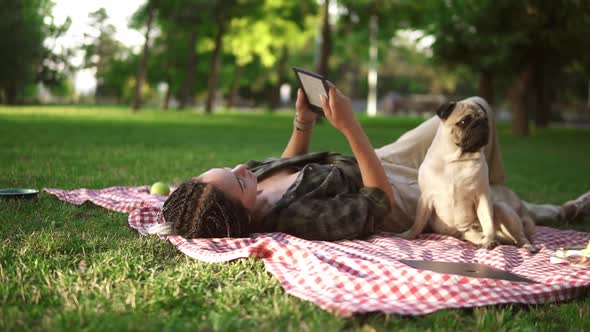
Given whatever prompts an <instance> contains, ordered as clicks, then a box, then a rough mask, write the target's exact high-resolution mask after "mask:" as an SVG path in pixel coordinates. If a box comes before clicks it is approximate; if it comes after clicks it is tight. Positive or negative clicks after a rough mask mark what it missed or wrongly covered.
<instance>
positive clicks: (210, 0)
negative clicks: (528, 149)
mask: <svg viewBox="0 0 590 332" xmlns="http://www.w3.org/2000/svg"><path fill="white" fill-rule="evenodd" d="M0 4H1V5H2V7H1V8H3V10H2V12H0V32H2V33H3V35H4V36H5V38H3V39H0V49H1V50H2V52H0V102H2V103H8V104H14V103H18V102H22V101H23V100H25V97H26V96H27V94H29V92H28V91H29V90H30V89H31V86H34V85H35V84H37V83H39V82H42V83H43V85H44V86H46V87H47V88H49V89H50V90H51V91H52V92H53V93H56V94H58V95H59V94H60V93H61V94H65V93H68V91H70V93H71V80H69V81H68V77H71V73H72V72H73V70H74V69H75V68H73V67H72V65H71V64H70V59H71V57H72V54H73V50H67V49H63V48H57V47H55V45H54V44H55V40H57V39H58V38H60V36H63V34H64V33H65V32H66V31H67V29H68V28H69V25H70V21H69V20H68V21H66V22H65V23H64V24H62V25H59V26H58V25H56V24H54V21H53V18H52V15H51V8H52V2H51V1H50V0H27V1H21V0H0ZM107 14H108V13H106V11H105V10H104V9H100V10H98V11H96V12H94V13H92V14H91V19H92V28H93V30H94V33H89V34H88V35H87V36H86V38H85V40H86V42H85V43H84V45H81V47H80V48H81V49H82V50H83V53H84V61H83V64H82V67H83V68H92V69H94V70H95V73H96V79H97V86H96V90H95V98H96V101H98V102H100V101H104V100H111V101H114V102H117V103H126V104H129V105H131V106H132V108H133V109H134V110H136V111H137V110H139V109H141V107H142V105H143V104H145V103H146V102H153V101H155V100H158V101H161V107H162V108H164V109H168V108H169V107H172V106H175V107H177V108H179V109H182V108H186V107H192V106H194V105H195V104H196V103H199V104H202V105H204V108H205V110H206V111H207V112H211V111H212V110H213V109H214V108H215V107H216V106H219V105H220V104H221V103H223V104H224V106H227V107H233V106H236V105H244V104H248V105H251V106H263V107H268V108H270V109H275V108H277V107H279V106H280V102H281V99H280V95H281V94H280V93H281V86H282V85H283V84H284V83H289V84H290V85H291V86H296V80H295V77H294V75H293V74H292V73H291V70H290V68H291V67H292V66H299V67H304V68H308V69H310V70H314V71H317V72H319V73H322V74H324V75H327V76H328V77H329V78H330V80H332V81H333V82H335V83H336V84H337V85H338V86H339V87H340V88H341V89H342V90H343V91H344V92H345V93H347V94H349V95H350V96H352V97H353V98H355V99H367V100H368V106H367V109H368V111H369V112H371V111H372V109H373V111H374V110H375V105H376V100H377V96H383V95H385V94H387V93H390V92H391V91H395V92H396V93H399V94H402V95H403V94H415V93H436V94H446V95H453V96H466V95H470V94H474V93H476V94H479V95H481V96H483V97H484V98H486V99H487V100H488V101H490V103H492V104H495V103H498V102H499V101H501V100H504V99H507V100H508V103H509V105H510V108H511V110H512V113H513V120H514V125H513V129H514V132H515V133H516V134H520V135H526V134H528V127H529V119H530V118H532V119H534V120H535V123H536V124H537V125H538V126H546V125H547V123H548V121H549V119H550V117H551V105H552V104H553V103H554V102H555V101H556V100H566V101H571V100H576V101H583V100H585V98H587V96H588V93H589V92H588V89H589V87H588V85H589V80H590V52H588V51H587V50H586V49H585V48H586V45H588V41H589V40H588V39H589V38H588V36H590V2H589V1H585V0H553V1H545V0H445V1H441V0H423V1H412V0H323V1H321V0H320V1H318V0H146V2H145V4H144V5H142V6H141V7H140V8H138V9H137V11H136V12H135V13H134V15H133V17H132V18H131V22H130V26H131V27H132V28H134V29H136V30H138V31H141V32H142V33H143V35H144V37H145V44H144V45H143V47H142V48H141V49H140V50H134V49H132V48H130V47H127V46H125V45H122V44H121V43H120V42H119V41H117V40H116V39H115V38H114V35H115V32H116V30H115V27H114V26H113V25H111V24H110V23H109V19H108V15H107ZM429 40H430V43H431V45H428V44H429V43H427V42H428V41H429ZM420 45H423V46H420ZM68 82H70V83H68ZM69 85H70V86H69ZM292 93H293V92H292ZM156 97H159V98H156ZM588 102H589V103H590V101H588ZM589 107H590V106H589Z"/></svg>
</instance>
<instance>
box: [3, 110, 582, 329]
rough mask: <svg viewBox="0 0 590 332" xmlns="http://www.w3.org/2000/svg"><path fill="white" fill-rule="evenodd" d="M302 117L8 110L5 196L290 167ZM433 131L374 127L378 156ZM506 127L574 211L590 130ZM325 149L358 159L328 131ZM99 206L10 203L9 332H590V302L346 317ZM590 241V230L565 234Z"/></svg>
mask: <svg viewBox="0 0 590 332" xmlns="http://www.w3.org/2000/svg"><path fill="white" fill-rule="evenodd" d="M291 121H292V114H275V115H269V114H236V113H233V114H231V113H224V114H216V115H214V116H206V115H200V114H195V113H189V112H181V113H179V112H168V113H163V112H157V111H146V112H142V113H140V114H131V113H130V112H129V111H127V110H126V109H116V108H73V107H28V108H0V160H1V161H0V188H9V187H32V188H43V187H50V188H51V187H55V188H71V189H73V188H80V187H87V188H101V187H106V186H112V185H129V186H135V185H143V184H151V183H153V182H156V181H166V182H179V181H181V180H183V179H186V178H188V177H190V176H192V175H195V174H198V173H200V172H202V171H204V170H206V169H208V168H210V167H213V166H220V165H234V164H236V163H238V162H243V161H245V160H248V159H263V158H266V157H270V156H277V155H279V154H280V153H281V152H282V148H283V147H284V145H285V144H286V142H287V139H288V136H289V134H290V130H291V126H292V122H291ZM419 122H420V120H419V119H411V118H376V119H367V118H363V119H362V123H363V125H364V127H365V129H366V130H367V133H368V135H369V136H370V138H371V140H372V141H373V143H374V145H375V146H380V145H383V144H386V143H389V142H390V141H392V140H394V139H395V138H397V137H399V135H401V134H402V133H403V132H404V131H406V130H409V129H411V128H412V127H413V126H415V125H416V124H418V123H419ZM509 132H510V128H509V127H508V126H507V125H506V124H501V126H500V134H501V136H500V141H501V145H502V149H503V151H502V152H503V155H504V160H505V164H506V168H507V172H508V174H509V178H508V184H509V185H510V186H511V187H512V188H514V189H515V191H516V192H518V193H519V194H520V195H521V196H522V197H523V198H525V199H527V200H531V201H536V202H548V203H561V202H563V201H564V200H566V199H570V198H572V197H575V196H576V195H579V194H580V193H582V192H585V191H588V190H590V175H589V173H588V170H589V169H590V131H589V130H581V129H546V130H538V131H534V132H533V135H532V136H531V137H528V138H516V137H513V136H511V135H510V134H509ZM313 150H316V151H317V150H336V151H340V152H345V153H350V150H349V148H348V146H347V144H346V141H345V140H344V138H343V137H342V136H341V135H340V134H339V133H338V132H336V131H335V130H334V129H332V128H330V127H329V124H328V123H327V122H325V121H324V123H323V124H321V125H320V126H319V127H318V128H317V129H316V133H315V136H314V142H313ZM126 221H127V216H126V215H125V214H120V213H116V212H110V211H107V210H105V209H102V208H98V207H95V206H91V205H85V206H74V205H70V204H64V203H62V202H60V201H58V200H57V199H55V198H53V197H52V196H49V195H47V194H42V195H41V196H40V198H39V199H38V200H37V201H34V202H28V201H9V202H0V303H1V308H0V330H71V329H74V330H81V329H88V330H107V331H112V330H123V329H125V330H142V331H143V330H191V331H194V330H242V329H250V330H298V331H299V330H303V331H306V330H342V329H351V330H365V331H370V330H372V329H377V330H383V329H385V330H398V329H407V330H423V329H432V330H440V329H443V330H482V329H483V330H558V329H559V330H562V329H567V330H576V331H578V330H588V329H589V328H590V320H589V319H587V317H588V316H589V315H590V299H588V298H582V299H579V300H575V301H571V302H568V303H562V304H547V305H535V306H520V305H508V306H492V307H484V308H475V309H468V310H443V311H439V312H436V313H433V314H430V315H426V316H421V317H415V318H411V317H410V318H408V317H400V316H396V315H383V314H370V315H358V316H354V317H351V318H341V317H338V316H335V315H332V314H330V313H327V312H325V311H323V310H321V309H319V308H318V307H316V306H314V305H312V304H310V303H307V302H305V301H301V300H299V299H297V298H294V297H292V296H289V295H287V294H285V292H284V291H283V290H282V288H281V286H280V285H279V283H278V282H277V281H276V280H275V279H274V278H273V277H272V276H271V275H270V274H269V273H267V272H265V270H264V266H263V264H262V262H261V261H258V260H254V259H244V260H238V261H235V262H231V263H223V264H207V263H201V262H197V261H194V260H192V259H189V258H187V257H185V256H184V255H182V254H180V253H178V252H177V251H176V250H175V249H174V248H173V247H172V246H171V245H170V244H168V243H167V242H164V241H160V240H159V239H157V238H154V237H140V236H139V235H137V234H136V233H135V232H133V231H131V230H130V229H129V228H128V226H127V224H126ZM557 226H558V227H574V228H578V229H584V230H588V229H589V227H588V226H584V225H572V226H569V225H557Z"/></svg>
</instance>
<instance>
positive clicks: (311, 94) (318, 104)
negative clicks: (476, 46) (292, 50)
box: [293, 67, 329, 114]
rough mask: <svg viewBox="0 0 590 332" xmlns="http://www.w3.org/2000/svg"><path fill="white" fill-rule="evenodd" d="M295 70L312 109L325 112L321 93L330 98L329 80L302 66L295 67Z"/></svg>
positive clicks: (320, 112) (319, 112)
mask: <svg viewBox="0 0 590 332" xmlns="http://www.w3.org/2000/svg"><path fill="white" fill-rule="evenodd" d="M293 71H294V72H295V76H297V80H298V81H299V85H300V86H301V88H302V89H303V92H304V93H305V97H306V98H307V104H308V105H309V108H310V110H311V111H313V112H316V113H318V114H324V111H323V110H322V101H321V99H320V94H321V95H324V96H326V98H329V95H328V89H329V88H328V80H326V78H324V77H323V76H322V75H319V74H316V73H312V72H309V71H307V70H304V69H301V68H297V67H293Z"/></svg>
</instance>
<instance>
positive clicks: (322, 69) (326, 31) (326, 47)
mask: <svg viewBox="0 0 590 332" xmlns="http://www.w3.org/2000/svg"><path fill="white" fill-rule="evenodd" d="M321 31H322V33H321V38H320V45H321V46H320V56H319V61H318V63H317V68H316V71H317V72H318V74H320V75H324V76H328V70H329V68H328V61H329V59H330V53H331V51H332V32H331V28H330V0H324V3H323V5H322V28H321Z"/></svg>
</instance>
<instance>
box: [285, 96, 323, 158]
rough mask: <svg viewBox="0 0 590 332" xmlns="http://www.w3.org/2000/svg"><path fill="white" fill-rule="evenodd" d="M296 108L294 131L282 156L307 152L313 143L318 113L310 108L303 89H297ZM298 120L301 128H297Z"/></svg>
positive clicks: (292, 155)
mask: <svg viewBox="0 0 590 332" xmlns="http://www.w3.org/2000/svg"><path fill="white" fill-rule="evenodd" d="M295 109H296V114H295V120H294V122H293V132H292V133H291V139H289V143H287V146H286V147H285V150H284V151H283V154H282V155H281V158H287V157H294V156H299V155H302V154H305V153H307V151H308V149H309V144H310V143H311V136H312V134H313V126H314V125H315V120H316V117H317V115H316V114H315V113H313V112H312V111H310V110H309V107H308V105H307V101H306V99H305V95H304V93H303V91H301V89H299V90H297V102H295ZM296 122H298V124H299V125H298V126H299V127H300V128H297V124H296Z"/></svg>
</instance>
